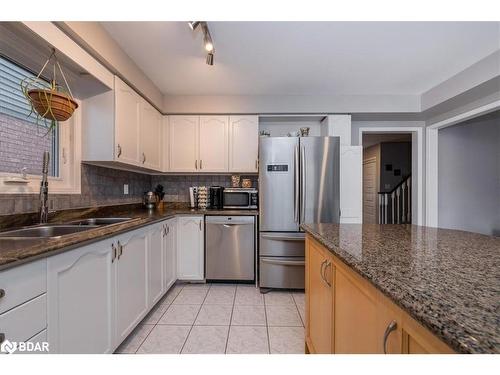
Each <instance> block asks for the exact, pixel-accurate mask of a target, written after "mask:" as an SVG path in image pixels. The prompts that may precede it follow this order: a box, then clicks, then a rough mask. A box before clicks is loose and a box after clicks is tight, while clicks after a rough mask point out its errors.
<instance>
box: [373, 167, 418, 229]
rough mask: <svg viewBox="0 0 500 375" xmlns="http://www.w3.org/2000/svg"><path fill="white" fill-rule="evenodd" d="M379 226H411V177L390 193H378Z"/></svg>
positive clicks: (406, 178)
mask: <svg viewBox="0 0 500 375" xmlns="http://www.w3.org/2000/svg"><path fill="white" fill-rule="evenodd" d="M378 223H379V224H411V175H409V176H407V177H405V178H404V179H403V181H401V182H400V183H399V184H398V185H396V187H395V188H394V189H392V190H391V191H390V192H379V193H378Z"/></svg>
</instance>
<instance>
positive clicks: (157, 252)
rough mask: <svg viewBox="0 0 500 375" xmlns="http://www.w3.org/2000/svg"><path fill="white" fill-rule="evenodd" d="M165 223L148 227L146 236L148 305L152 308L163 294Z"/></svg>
mask: <svg viewBox="0 0 500 375" xmlns="http://www.w3.org/2000/svg"><path fill="white" fill-rule="evenodd" d="M164 226H165V223H160V224H156V225H153V226H152V227H150V228H151V229H150V230H149V235H148V264H149V268H148V271H149V272H148V274H149V289H148V295H149V305H150V306H153V305H154V304H155V303H156V302H158V301H159V300H160V298H161V297H162V296H163V293H164V292H165V266H164V265H165V257H166V254H165V246H164V242H165V241H166V238H165V236H166V230H165V227H164Z"/></svg>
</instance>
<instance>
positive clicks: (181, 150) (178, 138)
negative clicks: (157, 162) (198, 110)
mask: <svg viewBox="0 0 500 375" xmlns="http://www.w3.org/2000/svg"><path fill="white" fill-rule="evenodd" d="M199 123H200V118H199V116H169V146H170V147H169V148H170V168H169V171H170V172H199V165H198V132H199Z"/></svg>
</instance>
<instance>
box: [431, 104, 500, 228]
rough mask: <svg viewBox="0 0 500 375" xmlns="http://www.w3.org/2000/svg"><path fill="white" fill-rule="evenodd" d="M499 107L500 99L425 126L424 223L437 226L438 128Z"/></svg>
mask: <svg viewBox="0 0 500 375" xmlns="http://www.w3.org/2000/svg"><path fill="white" fill-rule="evenodd" d="M498 109H500V100H497V101H494V102H492V103H489V104H486V105H483V106H481V107H478V108H474V109H472V110H470V111H467V112H464V113H461V114H459V115H456V116H453V117H450V118H447V119H445V120H443V121H439V122H437V123H435V124H432V125H429V126H427V128H426V129H425V133H426V134H425V138H426V160H425V162H426V163H425V165H426V169H425V170H426V172H425V185H426V187H425V197H426V201H425V224H426V225H427V226H429V227H438V224H439V221H438V219H439V214H438V197H439V186H438V176H439V174H438V173H439V170H438V169H439V167H438V166H439V148H438V145H439V130H441V129H444V128H447V127H448V126H453V125H456V124H458V123H461V122H464V121H467V120H470V119H472V118H475V117H478V116H482V115H485V114H488V113H490V112H494V111H496V110H498Z"/></svg>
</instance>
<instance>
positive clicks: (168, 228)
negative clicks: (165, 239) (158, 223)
mask: <svg viewBox="0 0 500 375" xmlns="http://www.w3.org/2000/svg"><path fill="white" fill-rule="evenodd" d="M165 227H166V228H167V234H169V233H170V227H169V226H168V224H165Z"/></svg>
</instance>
